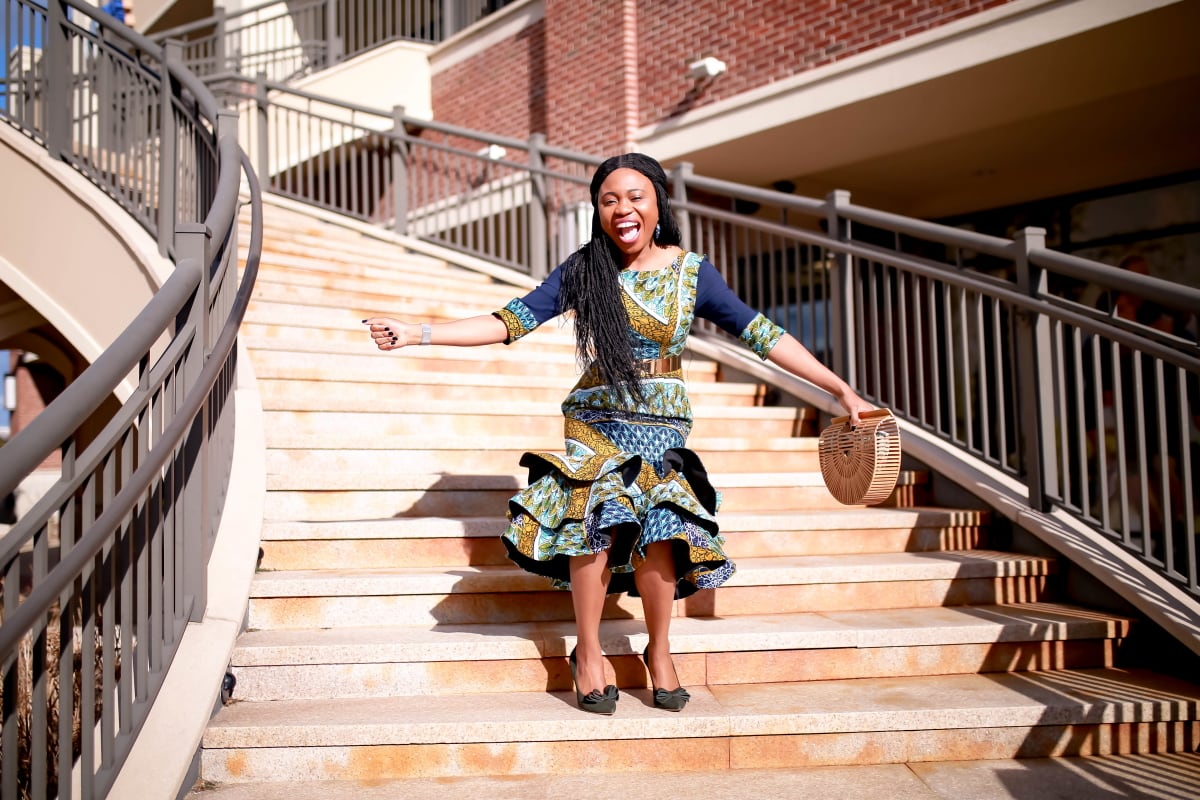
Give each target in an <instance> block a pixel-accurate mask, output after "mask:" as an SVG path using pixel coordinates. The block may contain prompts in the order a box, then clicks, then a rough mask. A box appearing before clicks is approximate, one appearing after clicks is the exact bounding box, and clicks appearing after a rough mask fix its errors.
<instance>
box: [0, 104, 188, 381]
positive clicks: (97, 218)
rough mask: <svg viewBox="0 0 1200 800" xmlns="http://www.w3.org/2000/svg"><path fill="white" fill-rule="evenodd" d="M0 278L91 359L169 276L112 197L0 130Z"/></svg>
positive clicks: (150, 245) (21, 139)
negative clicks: (0, 187) (0, 188)
mask: <svg viewBox="0 0 1200 800" xmlns="http://www.w3.org/2000/svg"><path fill="white" fill-rule="evenodd" d="M0 186H2V187H3V189H2V191H0V282H2V283H4V284H5V285H7V286H8V287H9V288H10V289H12V290H13V291H14V292H15V293H16V294H17V295H18V296H19V297H21V299H22V300H24V301H25V302H26V303H28V304H29V306H31V307H32V308H33V309H34V310H36V311H37V312H38V313H39V314H41V316H42V317H44V318H45V319H46V320H47V321H48V322H49V323H50V324H51V325H53V326H54V327H55V328H56V329H57V330H58V331H59V332H60V333H62V334H63V335H64V336H65V337H67V338H68V339H69V340H70V342H71V343H72V345H73V346H74V347H75V348H76V349H77V350H78V351H79V353H80V354H81V355H82V356H83V357H84V358H85V359H87V360H88V361H89V362H91V361H94V360H95V359H96V357H97V356H98V355H99V354H100V353H101V352H103V350H104V349H105V348H106V347H107V346H108V345H109V344H110V343H111V342H112V341H113V340H114V339H115V338H116V337H117V336H118V335H119V334H120V333H121V331H123V330H124V329H125V327H126V326H127V325H128V324H129V322H130V321H131V320H132V319H133V318H134V317H135V316H136V315H137V313H138V312H139V311H141V309H142V308H143V307H144V306H145V305H146V303H147V302H149V300H150V298H151V296H152V295H153V294H154V292H155V290H156V289H157V288H158V287H159V286H161V285H162V282H163V281H164V280H166V277H167V276H168V275H169V274H170V270H171V264H170V262H169V261H168V260H167V259H165V258H163V257H162V256H160V255H159V253H158V249H157V246H156V244H155V242H154V241H153V240H152V239H151V237H150V235H149V234H148V233H147V232H146V231H145V230H144V229H143V228H142V227H141V226H139V225H138V224H137V223H135V222H134V221H133V219H132V217H130V216H129V215H128V214H126V213H125V212H124V211H122V210H121V209H120V208H119V207H118V206H117V205H116V203H115V202H113V201H112V200H111V199H110V198H108V197H107V196H106V195H104V194H103V193H102V192H101V191H100V190H99V189H97V188H96V187H95V186H94V185H92V183H91V182H89V181H88V180H86V179H85V178H84V177H83V176H82V175H80V174H79V173H77V172H75V171H74V170H72V169H71V168H69V167H68V166H67V165H66V164H64V163H62V162H60V161H56V160H53V159H51V158H50V157H49V155H48V154H47V153H46V151H45V150H43V149H41V148H40V147H39V146H37V145H36V144H35V143H33V142H31V141H30V140H29V139H27V138H26V137H24V136H22V135H21V134H19V133H17V132H16V131H15V130H13V129H11V128H8V127H6V126H0Z"/></svg>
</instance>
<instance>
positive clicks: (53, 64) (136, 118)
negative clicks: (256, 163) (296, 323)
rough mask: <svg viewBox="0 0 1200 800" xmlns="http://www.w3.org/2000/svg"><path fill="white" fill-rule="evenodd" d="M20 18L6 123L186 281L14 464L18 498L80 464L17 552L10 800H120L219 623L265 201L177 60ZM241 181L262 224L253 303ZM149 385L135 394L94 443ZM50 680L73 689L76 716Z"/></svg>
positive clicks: (7, 753)
mask: <svg viewBox="0 0 1200 800" xmlns="http://www.w3.org/2000/svg"><path fill="white" fill-rule="evenodd" d="M3 13H4V14H5V15H6V19H18V18H19V19H20V20H21V23H22V24H21V25H13V26H11V27H10V26H6V27H5V28H4V29H3V30H5V31H6V34H5V35H6V36H7V35H8V33H7V32H11V31H13V30H22V31H36V32H38V35H37V37H34V38H32V39H31V40H30V41H28V42H20V43H19V44H20V46H21V47H22V48H33V49H35V50H36V51H37V52H36V56H37V64H38V66H37V67H36V69H32V70H28V71H25V70H24V67H23V66H22V63H19V62H18V63H17V64H16V71H17V73H18V74H16V75H12V74H10V75H9V76H8V79H7V81H6V83H7V88H8V90H9V91H8V93H7V98H8V101H9V102H8V104H7V105H6V107H5V108H4V109H0V119H3V120H5V121H6V122H8V123H9V124H11V125H14V126H16V127H18V128H20V129H22V130H24V131H25V132H26V133H27V134H29V135H30V137H31V138H32V139H33V140H35V141H38V142H40V143H42V144H43V145H44V146H45V147H46V149H47V150H48V151H49V152H50V153H51V154H52V155H53V156H55V157H59V158H61V159H62V160H64V161H66V162H67V163H68V164H71V165H72V166H74V167H75V168H77V169H79V170H80V171H81V172H82V173H84V174H85V175H87V176H88V177H89V178H91V179H92V180H93V181H95V182H96V183H97V184H99V185H100V186H101V188H103V189H105V191H106V192H107V193H108V194H109V195H110V196H111V197H112V198H113V200H114V201H115V202H117V203H118V204H119V205H120V206H121V207H123V208H125V209H126V210H127V211H128V212H129V213H130V214H131V215H132V216H133V217H134V218H135V219H136V220H137V221H138V222H139V223H140V224H142V225H143V227H145V228H146V229H147V230H148V231H149V232H150V233H152V234H153V235H155V236H156V237H157V238H158V240H159V243H160V249H161V250H162V252H163V253H164V254H166V255H168V256H169V257H170V258H172V259H173V260H174V261H175V262H176V267H175V270H174V271H173V273H172V274H171V276H170V277H168V279H167V280H166V282H165V283H164V285H163V286H162V287H161V288H160V289H159V290H158V291H157V292H156V294H155V296H154V297H153V298H152V299H151V301H150V302H149V303H148V304H147V306H146V307H145V308H144V309H143V310H142V311H141V312H140V313H139V314H138V315H137V317H136V318H135V319H134V320H133V321H132V322H131V323H130V324H129V326H128V327H127V328H126V329H125V330H124V331H123V333H122V334H121V335H120V336H119V337H118V338H117V339H116V340H115V341H114V342H113V343H112V344H111V345H110V346H109V347H108V348H107V349H106V350H105V351H104V352H103V353H102V354H101V356H100V357H99V358H97V360H96V361H95V362H94V363H93V364H92V365H91V366H89V367H88V369H86V370H84V372H83V373H82V374H81V375H80V376H79V377H78V378H77V379H76V380H74V381H73V382H72V383H71V384H70V385H69V386H68V387H67V388H66V389H65V390H64V391H63V393H62V394H61V395H60V396H59V397H58V398H56V399H55V400H54V402H52V403H51V404H50V405H49V406H48V407H47V408H46V409H45V410H44V411H43V412H42V413H41V414H40V415H39V416H38V417H37V418H35V419H34V420H33V421H32V422H31V423H30V424H29V425H28V426H26V427H25V428H24V429H23V430H21V431H20V432H19V433H18V434H17V435H16V436H14V437H13V439H12V440H11V441H10V442H8V443H7V444H6V445H5V447H4V448H2V449H0V489H3V490H4V491H5V492H9V491H12V489H13V488H14V487H15V486H16V485H17V484H18V483H20V482H21V481H22V480H23V479H24V478H25V477H26V476H27V475H29V474H30V473H31V472H32V471H33V470H34V469H35V468H36V467H37V466H38V465H39V464H40V463H42V462H43V461H44V460H45V459H46V457H47V456H49V455H51V454H53V453H56V452H60V453H61V455H62V467H61V470H60V476H59V479H58V480H57V482H56V483H55V484H54V486H52V487H51V488H50V490H49V491H48V492H47V493H46V494H45V495H44V496H43V497H42V498H41V500H39V501H38V502H37V503H35V504H34V506H33V508H32V509H30V510H29V511H28V512H26V513H25V514H24V515H23V516H22V517H21V518H20V519H18V520H17V522H16V524H15V525H14V526H13V527H12V528H11V529H10V530H9V531H8V532H7V533H6V534H5V536H4V537H3V539H0V579H2V581H3V616H2V617H0V620H2V624H0V678H2V680H0V694H2V701H0V711H2V719H0V722H2V725H0V748H2V750H3V755H2V757H0V797H2V798H4V800H11V799H14V798H16V797H18V796H21V795H22V793H23V792H25V791H31V792H32V793H33V796H46V795H47V794H49V795H54V794H55V793H57V796H59V797H60V798H69V797H71V796H72V792H73V789H72V781H71V778H70V776H71V775H72V773H75V775H77V776H78V780H79V781H80V782H81V787H82V789H81V790H82V792H83V795H84V796H89V797H103V796H105V794H106V793H107V792H108V790H109V788H110V787H111V786H112V783H113V781H114V780H115V778H116V776H117V774H118V772H119V771H120V769H121V766H122V764H123V763H124V761H125V759H126V757H127V755H128V753H129V752H130V750H131V749H132V747H133V746H134V744H135V742H136V740H137V737H138V734H139V732H140V730H141V727H142V724H143V723H144V721H145V720H146V717H147V715H148V713H149V710H150V708H151V707H152V706H153V704H154V702H155V699H156V697H157V693H158V690H159V688H160V687H161V686H162V684H163V681H164V680H165V677H166V674H167V671H168V670H169V668H170V666H171V664H172V659H173V656H174V654H175V652H176V651H177V649H178V647H179V646H180V643H181V639H182V637H183V636H184V633H185V631H186V630H187V625H188V623H189V622H191V621H196V620H200V619H202V618H203V615H204V613H205V609H206V606H207V591H208V589H207V562H208V553H209V552H210V550H211V548H212V540H213V537H214V536H215V532H216V529H217V525H218V524H219V522H220V519H221V514H222V509H223V505H224V498H225V494H226V488H227V481H228V479H229V473H230V466H231V464H230V459H231V458H232V444H233V437H234V435H235V432H234V427H233V425H234V420H233V415H232V404H231V402H230V400H231V392H232V391H233V387H234V386H235V385H236V368H237V364H236V349H235V345H236V337H237V333H238V328H239V326H240V323H241V319H242V317H243V316H244V314H245V310H246V307H247V304H248V303H249V299H250V292H251V290H252V288H253V284H254V281H255V278H256V275H257V266H258V254H259V252H260V250H261V236H262V216H261V214H262V211H261V199H260V194H259V186H258V182H257V180H256V177H255V175H254V173H253V171H252V170H251V169H250V167H249V161H248V160H247V159H246V158H245V155H244V154H243V153H242V151H241V148H240V146H239V145H238V141H237V135H236V133H237V125H236V115H235V114H233V113H232V112H228V111H223V110H221V108H220V106H219V104H218V103H217V101H216V98H215V97H214V96H213V95H212V93H211V92H210V91H209V90H208V89H207V88H206V87H205V85H204V84H203V83H201V82H200V81H199V80H198V79H196V77H195V76H194V75H191V74H190V73H189V72H187V71H186V70H185V69H183V68H182V66H181V65H180V64H179V63H178V62H177V60H176V59H175V58H174V57H173V55H172V53H171V52H170V48H167V49H166V50H164V49H162V48H159V47H158V46H157V45H154V44H153V43H152V42H150V41H149V40H148V39H146V38H145V37H142V36H139V35H137V34H135V33H133V32H132V31H129V30H128V29H127V28H125V27H124V26H121V25H119V24H118V23H116V22H115V21H114V20H112V19H111V18H110V17H108V16H107V15H105V14H103V13H102V12H99V11H97V10H96V9H94V8H92V7H91V6H89V5H87V4H86V3H84V2H82V0H51V2H50V3H49V4H47V5H45V6H43V5H41V4H39V3H36V2H31V1H30V0H7V4H6V6H5V7H4V10H3ZM13 44H14V43H13V42H9V41H5V42H0V45H4V46H5V49H6V50H8V49H9V48H10V47H11V46H12V45H13ZM80 53H82V54H84V57H80V56H79V54H80ZM72 54H74V57H72ZM126 123H128V125H127V128H128V129H127V130H124V131H121V132H120V135H117V136H115V137H114V136H113V135H112V132H113V130H114V129H117V128H119V127H120V126H121V125H123V124H126ZM97 131H104V132H105V134H104V135H103V136H101V135H98V134H97ZM139 159H142V160H139ZM143 166H146V167H147V169H145V170H144V172H145V174H142V170H141V168H142V167H143ZM243 175H244V176H245V179H246V181H247V184H248V186H249V191H250V205H251V209H252V220H251V240H250V242H249V251H248V255H247V256H246V264H245V269H244V271H243V273H242V275H241V278H240V283H239V275H238V270H237V258H238V243H237V230H238V228H237V211H238V206H239V203H240V200H239V191H240V189H241V185H242V178H243ZM164 341H165V347H163V342H164ZM131 373H133V374H136V375H137V377H138V381H137V386H136V388H135V389H134V391H133V392H132V394H131V396H130V397H129V398H128V399H127V400H125V401H124V402H123V404H122V405H121V407H120V408H119V409H118V410H117V411H116V412H115V413H113V414H112V415H111V417H110V418H109V419H108V421H107V423H106V424H105V425H104V426H103V428H102V429H101V430H100V431H99V433H95V434H90V433H89V434H86V435H84V431H83V430H82V426H84V424H85V423H87V424H94V423H96V422H97V421H98V420H99V418H100V417H101V416H102V414H104V413H105V412H103V411H102V409H103V408H104V407H105V405H106V404H107V403H108V402H109V401H110V398H111V397H112V392H113V390H114V389H115V388H116V386H117V385H119V384H120V383H122V382H123V381H125V380H127V379H128V378H129V376H130V374H131ZM85 445H86V446H85ZM26 592H27V593H26ZM80 652H82V658H79V653H80ZM26 654H31V655H26ZM77 658H79V661H80V663H79V664H76V663H75V662H76V659H77ZM214 680H219V676H214ZM52 682H57V683H58V684H59V685H60V686H62V687H64V691H62V692H59V693H58V696H57V699H53V695H52V694H51V693H50V692H48V690H47V685H48V684H49V683H52ZM73 686H78V687H79V694H78V695H77V696H76V695H75V693H74V692H73V691H71V690H70V687H73ZM18 729H21V730H23V731H28V732H29V735H28V738H26V737H25V736H20V737H19V736H18ZM75 731H78V734H76V733H75ZM51 744H53V746H51ZM48 753H57V754H58V755H57V758H56V759H54V760H53V761H50V760H49V758H48V755H47V754H48Z"/></svg>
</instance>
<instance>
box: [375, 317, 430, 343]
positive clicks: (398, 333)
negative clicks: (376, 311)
mask: <svg viewBox="0 0 1200 800" xmlns="http://www.w3.org/2000/svg"><path fill="white" fill-rule="evenodd" d="M363 324H364V325H366V326H367V327H368V328H369V330H370V331H371V338H372V339H373V340H374V341H375V346H376V347H378V348H379V349H380V350H385V351H386V350H399V349H400V348H401V347H405V346H407V345H410V344H417V343H418V342H419V341H420V333H419V332H418V333H417V334H416V335H415V337H414V335H413V331H414V330H415V331H419V330H420V327H419V326H417V325H413V324H411V323H407V322H400V321H399V320H394V319H390V318H388V317H371V318H370V319H364V320H363Z"/></svg>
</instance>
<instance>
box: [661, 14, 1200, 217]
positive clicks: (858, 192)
mask: <svg viewBox="0 0 1200 800" xmlns="http://www.w3.org/2000/svg"><path fill="white" fill-rule="evenodd" d="M1196 30H1200V3H1198V2H1194V0H1183V1H1182V2H1177V1H1174V0H1073V2H1050V1H1048V0H1019V1H1018V2H1014V3H1010V4H1007V5H1005V6H1002V7H1000V8H996V9H992V10H989V11H985V12H981V13H979V14H976V15H974V16H972V17H969V18H966V19H963V20H960V21H957V22H954V23H950V24H947V25H944V26H941V27H939V28H936V29H934V30H931V31H929V32H927V33H923V34H920V35H917V36H913V37H911V38H909V39H905V40H901V41H899V42H896V43H893V44H889V45H885V46H881V47H878V48H875V49H874V50H871V51H869V52H866V53H864V54H862V55H859V56H855V57H852V58H848V59H846V60H845V61H842V62H837V63H834V64H831V65H828V66H826V67H821V68H816V69H812V70H809V71H807V72H804V73H801V74H799V75H796V76H794V77H792V78H790V79H787V80H782V81H777V82H775V83H772V84H770V85H768V86H764V87H761V88H759V89H755V90H753V91H749V92H745V93H743V94H740V95H738V96H736V97H732V98H729V99H726V100H723V101H720V102H717V103H713V104H711V105H708V106H704V107H701V108H697V109H695V110H692V111H689V112H686V113H684V114H682V115H679V116H677V117H674V118H671V119H669V120H666V121H664V122H661V123H658V124H655V125H652V126H647V127H644V128H642V129H640V130H639V132H638V146H639V149H641V150H642V151H644V152H646V153H648V154H650V155H653V156H655V157H657V158H659V159H660V160H662V161H664V162H665V163H668V164H673V163H678V162H681V161H688V162H691V163H692V164H693V166H694V168H695V171H696V172H697V173H700V174H703V175H709V176H713V177H719V178H725V179H728V180H736V181H740V182H745V183H751V184H756V185H763V186H765V185H770V184H772V183H774V182H776V181H781V180H788V181H791V182H792V183H794V184H795V185H796V186H797V189H798V191H799V192H800V193H802V194H816V195H820V194H824V193H825V192H827V191H829V190H831V189H833V188H842V189H849V190H850V191H851V192H852V193H853V194H854V195H855V197H856V198H857V199H858V200H859V201H861V202H865V203H870V204H875V205H881V206H884V207H888V208H891V209H893V210H896V211H900V212H903V213H908V214H913V215H916V216H939V215H948V214H955V213H962V212H964V211H969V210H975V209H978V208H987V207H994V206H999V205H1005V204H1008V203H1016V202H1021V201H1024V200H1028V199H1032V198H1038V197H1046V196H1051V195H1054V194H1062V193H1067V192H1072V191H1080V190H1084V189H1088V188H1093V187H1097V186H1105V185H1110V184H1114V183H1119V182H1123V181H1131V180H1138V179H1141V178H1145V177H1150V176H1158V175H1164V174H1169V173H1172V172H1177V171H1183V170H1186V169H1194V168H1196V167H1197V166H1200V147H1197V146H1196V142H1197V140H1198V139H1197V133H1198V131H1200V59H1197V58H1195V50H1194V41H1193V39H1194V32H1195V31H1196ZM718 55H719V54H718ZM717 80H720V79H719V78H718V79H717Z"/></svg>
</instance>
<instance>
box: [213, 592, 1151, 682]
mask: <svg viewBox="0 0 1200 800" xmlns="http://www.w3.org/2000/svg"><path fill="white" fill-rule="evenodd" d="M981 617H991V618H990V619H983V620H982V621H981V619H980V618H981ZM898 620H899V622H898ZM1134 624H1136V623H1135V621H1134V620H1132V619H1130V618H1127V617H1121V616H1116V615H1109V614H1100V613H1097V612H1089V611H1087V610H1085V609H1081V608H1077V607H1073V606H1069V605H1063V604H1058V603H1024V604H1011V605H989V606H970V607H964V608H959V607H933V608H912V609H879V610H868V611H854V612H808V613H795V614H750V615H745V616H739V617H738V618H737V619H729V618H721V617H710V618H706V617H682V618H679V619H677V620H675V621H674V623H673V625H672V631H671V651H672V652H673V653H675V654H676V655H683V654H711V653H732V652H760V651H775V652H781V651H792V650H844V649H868V648H894V647H928V646H948V645H963V644H1001V643H1015V642H1066V641H1084V640H1097V639H1100V640H1115V639H1123V638H1125V637H1126V636H1128V635H1129V632H1130V629H1131V627H1132V626H1133V625H1134ZM575 641H576V637H575V625H574V623H573V622H563V621H556V622H526V623H510V624H499V623H474V624H457V625H450V626H444V627H443V626H440V625H432V626H430V625H420V626H418V625H394V626H363V627H360V628H342V629H331V628H305V629H280V630H259V631H248V632H246V633H244V634H242V636H241V637H240V638H239V640H238V643H237V645H236V646H235V648H234V652H233V656H232V662H231V663H232V665H233V666H234V667H275V666H308V665H328V664H385V663H386V664H405V663H407V664H417V663H428V662H471V661H480V660H486V661H515V660H542V659H553V658H566V657H567V655H568V654H569V653H570V652H571V650H572V648H574V646H575ZM601 642H602V645H603V647H604V651H605V657H606V658H609V659H612V658H619V657H631V656H632V657H634V658H636V657H638V656H639V654H640V653H641V652H642V650H643V649H644V648H645V647H646V645H647V644H648V638H647V635H646V633H645V632H644V626H643V625H642V624H641V623H632V622H626V621H624V620H611V621H609V622H607V623H606V624H605V625H604V626H602V628H601Z"/></svg>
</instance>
